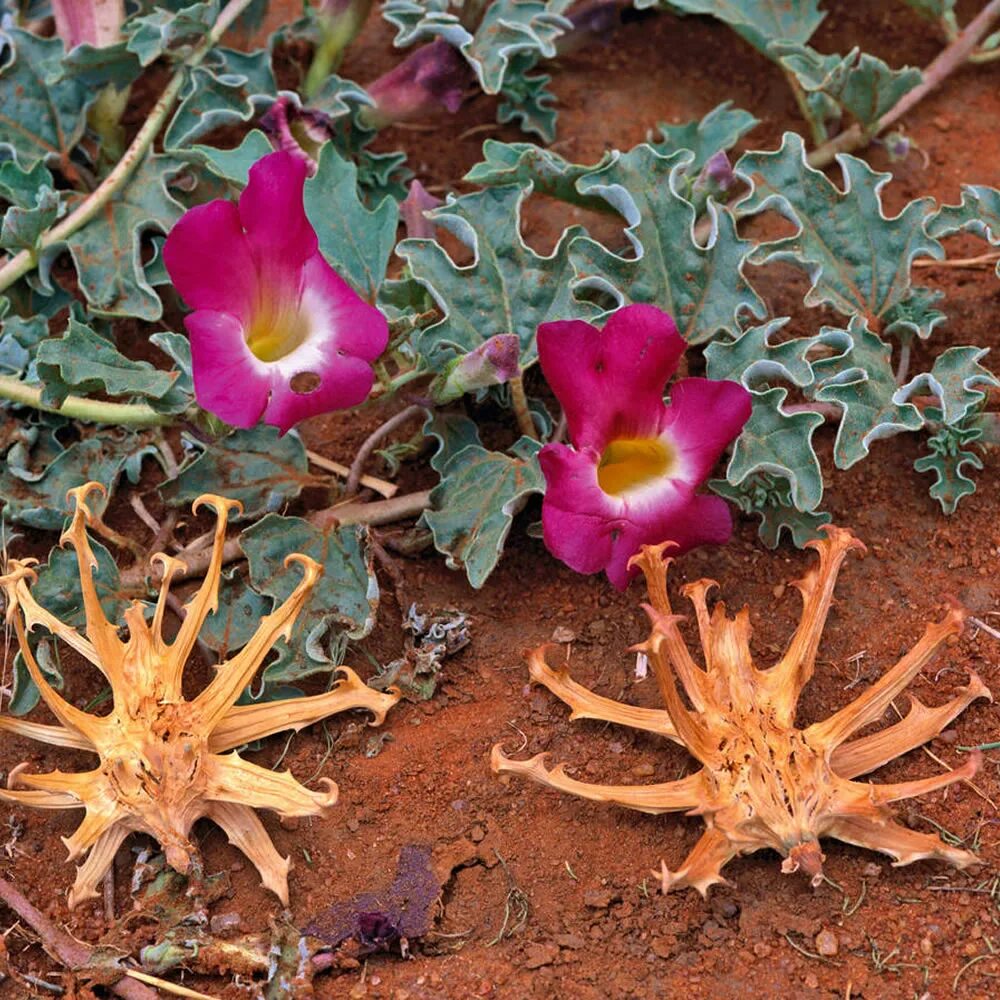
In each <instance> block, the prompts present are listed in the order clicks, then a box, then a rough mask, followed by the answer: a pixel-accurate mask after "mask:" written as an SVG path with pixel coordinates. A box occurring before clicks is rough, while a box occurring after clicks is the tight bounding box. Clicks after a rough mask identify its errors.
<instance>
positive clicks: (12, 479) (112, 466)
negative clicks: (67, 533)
mask: <svg viewBox="0 0 1000 1000" xmlns="http://www.w3.org/2000/svg"><path fill="white" fill-rule="evenodd" d="M139 448H141V443H140V441H139V439H138V438H137V436H136V435H134V434H129V435H126V436H124V437H122V438H115V437H111V436H110V435H105V436H103V437H101V438H84V439H83V440H82V441H76V442H74V443H73V444H71V445H70V446H69V447H68V448H66V449H65V450H64V451H62V452H60V453H59V454H58V455H57V456H56V458H55V459H54V460H53V461H52V462H51V463H49V464H48V465H47V466H46V467H45V469H43V470H42V471H41V472H40V473H32V472H28V471H26V470H24V469H20V468H16V467H14V466H13V465H12V464H11V463H10V462H9V461H7V462H5V463H3V465H2V466H0V498H2V501H3V516H4V517H5V518H6V519H7V520H8V521H13V522H15V523H16V524H26V525H28V526H29V527H32V528H40V529H41V530H43V531H58V530H59V529H60V528H61V527H62V524H63V518H64V516H65V511H66V493H67V491H68V490H70V489H71V488H72V487H74V486H82V485H83V484H84V483H86V482H90V481H91V480H94V481H96V482H99V483H101V484H103V485H104V487H105V488H106V489H107V491H108V495H109V496H110V494H111V492H112V489H113V487H114V485H115V483H116V482H117V481H118V477H119V475H120V474H121V473H122V471H123V469H124V467H125V464H126V462H127V461H128V459H129V457H130V456H131V455H132V454H133V453H134V452H135V451H136V450H138V449H139ZM107 503H108V501H107V498H104V497H99V496H94V497H93V499H92V500H91V501H90V504H91V507H92V509H93V510H94V512H95V513H97V514H103V513H104V510H105V508H106V506H107Z"/></svg>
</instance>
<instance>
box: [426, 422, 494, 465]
mask: <svg viewBox="0 0 1000 1000" xmlns="http://www.w3.org/2000/svg"><path fill="white" fill-rule="evenodd" d="M423 431H424V436H425V437H433V438H435V439H436V440H437V450H436V451H435V452H434V454H433V455H432V456H431V468H432V469H433V470H434V471H435V472H438V473H440V472H442V471H443V470H444V468H445V466H446V465H447V464H448V463H449V462H450V461H451V460H452V459H453V458H454V457H455V456H456V455H457V454H458V453H459V452H460V451H461V450H462V449H463V448H467V447H468V446H469V445H476V446H478V447H480V448H481V447H482V441H481V440H480V438H479V428H478V427H477V426H476V423H475V421H474V420H470V419H469V418H468V417H466V416H463V415H462V414H461V413H454V412H449V411H448V410H437V409H435V410H432V411H431V413H430V415H429V416H428V417H427V420H426V421H425V422H424V426H423Z"/></svg>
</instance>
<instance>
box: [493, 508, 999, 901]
mask: <svg viewBox="0 0 1000 1000" xmlns="http://www.w3.org/2000/svg"><path fill="white" fill-rule="evenodd" d="M669 545H670V543H667V545H659V546H647V547H645V548H644V549H643V550H642V553H641V554H640V555H638V556H636V557H635V562H636V563H637V564H638V565H639V567H640V568H641V569H642V571H643V573H644V574H645V577H646V583H647V586H648V589H649V603H648V604H646V605H644V608H645V610H646V612H647V614H648V616H649V620H650V623H651V625H652V632H651V634H650V636H649V638H648V639H647V640H646V642H644V643H642V644H641V645H639V646H637V647H635V648H636V649H637V650H639V651H641V652H643V653H645V654H646V656H647V657H648V658H649V663H650V665H651V666H652V668H653V670H654V672H655V675H656V680H657V683H658V686H659V689H660V692H661V694H662V697H663V700H664V702H665V704H666V711H663V710H658V709H648V708H636V707H634V706H631V705H623V704H621V703H619V702H616V701H612V700H611V699H609V698H603V697H601V696H600V695H596V694H594V693H593V692H592V691H588V690H587V689H586V688H584V687H582V686H581V685H579V684H577V683H576V682H575V681H573V680H572V679H571V678H570V677H569V675H568V673H567V672H566V671H557V670H553V669H552V668H551V667H550V666H549V665H548V664H547V663H546V661H545V651H546V648H547V647H544V646H543V647H540V648H539V649H536V650H534V651H533V652H532V653H531V654H530V657H529V667H530V672H531V677H532V680H533V681H535V682H536V683H538V684H542V685H544V686H545V687H547V688H548V689H549V690H550V691H551V692H552V693H553V694H555V695H556V696H557V697H559V698H560V699H562V701H564V702H565V703H566V704H567V705H569V706H570V708H572V710H573V712H572V715H571V716H570V718H573V719H580V718H584V719H600V720H602V721H607V722H617V723H620V724H622V725H625V726H630V727H632V728H633V729H642V730H646V731H647V732H652V733H657V734H659V735H660V736H665V737H666V738H667V739H670V740H673V741H674V742H675V743H680V744H681V745H682V746H684V747H686V748H687V750H688V751H689V752H690V753H691V755H692V756H693V757H695V758H696V759H697V760H698V762H699V763H700V764H701V769H700V770H698V771H697V772H695V773H694V774H691V775H689V776H688V777H686V778H683V779H681V780H680V781H670V782H666V783H664V784H659V785H646V786H621V785H594V784H588V783H586V782H581V781H576V780H575V779H573V778H571V777H569V775H567V774H566V771H565V766H564V765H563V764H559V765H557V766H556V767H554V768H552V769H551V770H549V769H547V768H546V766H545V755H544V754H539V755H538V756H536V757H533V758H532V759H531V760H527V761H517V760H511V759H509V758H507V757H505V756H504V754H503V751H502V750H501V748H500V746H499V745H497V746H495V747H494V748H493V755H492V765H493V770H494V771H498V772H499V771H507V772H511V773H513V774H521V775H524V776H525V777H528V778H532V779H534V780H535V781H537V782H540V783H541V784H544V785H548V786H550V787H552V788H556V789H559V790H560V791H564V792H571V793H572V794H574V795H579V796H582V797H583V798H588V799H594V800H596V801H598V802H612V803H615V804H617V805H622V806H627V807H629V808H631V809H637V810H639V811H641V812H647V813H664V812H676V811H681V810H683V811H685V812H688V813H691V814H694V815H699V816H701V817H702V818H703V819H704V821H705V824H706V826H707V827H708V829H707V830H706V831H705V833H704V834H703V836H702V837H701V839H700V840H699V841H698V843H697V844H696V845H695V847H694V849H693V850H692V851H691V854H690V855H689V856H688V858H687V860H686V861H685V862H684V864H683V865H682V866H681V867H680V869H679V870H677V871H675V872H671V871H669V870H668V869H667V866H666V864H664V863H663V862H661V871H659V872H656V873H654V874H656V876H657V877H658V878H659V879H660V880H661V886H662V889H663V891H664V892H668V891H670V890H671V889H676V888H681V887H684V886H693V887H694V888H696V889H697V890H698V891H699V892H700V893H702V895H704V894H705V893H706V892H707V890H708V888H709V887H710V886H712V885H714V884H715V883H726V880H725V879H724V878H723V877H722V875H721V874H720V873H721V869H722V868H723V866H724V865H725V864H726V863H727V862H728V861H729V860H730V859H731V858H733V857H735V856H737V855H741V854H751V853H753V852H754V851H758V850H760V849H761V848H764V847H770V848H772V849H773V850H775V851H777V852H778V853H779V854H780V855H781V856H782V857H783V858H784V859H785V860H784V862H783V863H782V866H781V870H782V871H783V872H786V873H787V872H794V871H799V870H801V871H803V872H805V874H807V875H809V876H810V877H811V878H812V880H813V882H814V884H815V883H817V882H818V881H819V880H820V878H821V877H822V870H823V860H824V858H823V854H822V851H821V850H820V845H819V841H820V838H821V837H834V838H836V839H838V840H843V841H846V842H848V843H851V844H857V845H859V846H861V847H869V848H872V849H873V850H876V851H882V852H884V853H886V854H889V855H892V856H893V857H894V858H895V859H896V862H895V863H896V864H897V865H906V864H910V863H911V862H913V861H918V860H920V859H922V858H940V859H942V860H945V861H948V862H950V863H951V864H953V865H956V866H957V867H959V868H964V867H965V866H967V865H971V864H975V863H976V862H977V858H976V856H975V855H974V854H971V853H969V852H968V851H963V850H960V849H959V848H956V847H951V846H949V845H947V844H945V843H944V842H943V841H942V840H940V838H938V837H937V836H934V835H929V834H925V833H917V832H915V831H913V830H908V829H907V828H905V827H903V826H900V825H899V824H897V823H895V822H894V821H893V819H892V813H891V810H890V809H889V808H888V804H889V803H890V802H896V801H898V800H900V799H908V798H912V797H914V796H917V795H921V794H923V793H925V792H930V791H933V790H935V789H938V788H943V787H945V786H946V785H950V784H951V783H952V782H955V781H961V780H964V779H968V778H970V777H971V776H972V775H973V774H975V772H976V769H977V767H978V765H979V755H978V754H973V755H971V756H970V758H969V760H968V761H967V763H966V764H964V765H963V766H962V767H960V768H957V769H956V770H954V771H949V772H947V773H945V774H941V775H937V776H935V777H932V778H924V779H922V780H918V781H908V782H902V783H900V784H893V785H876V784H871V783H869V782H865V781H855V780H854V779H855V778H857V777H859V776H860V775H863V774H867V773H868V772H869V771H873V770H875V769H876V768H878V767H881V766H882V765H883V764H885V763H887V762H888V761H890V760H892V759H893V758H895V757H898V756H899V755H900V754H903V753H906V752H907V751H908V750H912V749H913V748H914V747H918V746H920V745H921V744H922V743H924V742H926V741H927V740H929V739H931V738H932V737H933V736H936V735H937V734H938V733H939V732H941V730H942V729H943V728H944V727H945V726H947V725H948V724H949V723H950V722H951V721H952V720H953V719H954V718H955V717H956V716H957V715H958V714H959V713H960V712H962V711H963V710H964V709H965V708H966V707H967V706H968V705H969V704H970V703H971V702H972V701H974V700H975V699H977V698H989V699H990V700H992V696H991V695H990V692H989V690H988V689H987V688H986V686H985V685H984V684H983V682H982V681H981V680H980V679H979V677H977V676H976V675H975V674H974V673H973V674H971V675H970V678H969V683H968V685H967V686H966V687H965V688H963V689H962V690H961V691H960V692H959V693H958V695H957V696H956V697H955V698H953V699H952V700H951V701H949V702H947V703H946V704H944V705H941V706H939V707H938V708H928V707H926V706H925V705H922V704H921V703H920V702H919V701H917V700H916V699H915V698H912V697H911V699H910V702H911V707H910V711H909V713H908V714H907V715H906V717H905V718H904V719H902V720H901V721H900V722H897V723H896V724H895V725H892V726H889V727H887V728H886V729H882V730H880V731H878V732H875V733H872V734H871V735H869V736H863V737H860V738H858V739H854V740H851V739H850V737H851V736H852V735H853V734H854V733H855V732H857V731H858V730H860V729H862V728H863V727H864V726H867V725H868V724H870V723H872V722H876V721H878V720H879V719H880V718H882V715H883V713H884V712H885V710H886V709H887V708H888V706H889V704H890V702H891V701H892V699H893V698H895V697H896V695H897V694H899V693H900V692H901V691H902V690H903V689H904V688H905V687H906V686H907V685H908V684H909V683H910V681H912V680H913V678H914V677H915V676H916V675H917V674H918V673H919V672H920V670H921V668H922V667H923V666H924V665H925V664H926V663H927V662H928V661H929V660H930V659H931V657H932V656H933V655H934V653H935V652H936V651H937V649H938V648H939V647H940V646H941V645H942V644H943V643H944V642H945V641H946V640H947V639H948V638H949V637H950V636H953V635H958V634H959V633H960V632H961V630H962V624H963V621H964V619H965V612H964V611H963V610H962V609H961V608H959V607H958V606H953V607H952V608H951V609H950V610H949V612H948V614H947V615H946V616H945V618H944V620H943V621H941V622H939V623H937V624H933V625H928V626H927V628H926V630H925V632H924V635H923V637H922V638H921V639H920V641H919V642H918V643H917V644H916V645H915V646H914V647H913V649H911V650H910V652H909V653H907V654H906V655H905V656H904V657H903V658H902V659H901V660H900V661H899V662H898V663H897V664H896V665H895V666H894V667H893V668H892V669H891V670H889V671H888V672H887V673H885V674H884V675H883V676H882V677H881V678H880V679H879V680H878V681H876V682H875V683H874V684H873V685H872V686H871V687H870V688H869V689H868V690H867V691H865V692H864V693H863V694H862V695H861V696H860V697H858V698H857V699H855V700H854V701H853V702H851V704H849V705H847V706H846V707H845V708H843V709H841V710H840V711H839V712H837V713H836V714H834V715H832V716H831V717H830V718H828V719H826V720H825V721H823V722H818V723H816V724H815V725H812V726H809V727H808V728H806V729H797V728H796V726H795V711H796V705H797V703H798V700H799V696H800V695H801V693H802V689H803V688H804V687H805V685H806V684H807V683H808V682H809V679H810V678H811V677H812V674H813V668H814V665H815V661H816V651H817V649H818V647H819V642H820V637H821V635H822V632H823V627H824V625H825V623H826V617H827V614H828V612H829V609H830V603H831V601H832V599H833V589H834V584H835V583H836V579H837V574H838V572H839V571H840V566H841V563H843V561H844V558H845V556H846V555H847V553H848V552H849V551H851V550H852V549H856V550H860V551H862V552H863V551H864V546H863V545H862V544H861V542H860V541H858V539H857V538H855V537H854V535H852V534H851V532H850V531H847V530H846V529H843V528H837V527H834V526H832V525H830V526H827V528H826V536H825V537H824V538H823V539H821V540H819V541H815V542H811V543H810V547H811V548H814V549H816V550H817V551H818V552H819V566H817V567H815V568H813V569H811V570H810V571H809V572H808V573H807V574H806V576H805V578H804V579H802V580H799V581H797V582H796V584H795V586H796V587H797V588H798V589H799V590H800V591H801V593H802V599H803V609H802V619H801V622H800V624H799V627H798V630H797V631H796V633H795V635H794V636H793V638H792V641H791V642H790V643H789V646H788V649H787V651H786V652H785V655H784V656H783V657H782V659H781V660H780V661H779V662H778V663H777V664H775V665H774V666H773V667H771V668H770V669H767V670H759V669H758V668H757V667H755V666H754V664H753V662H752V660H751V656H750V644H749V643H750V631H751V630H750V616H749V611H748V609H747V608H744V609H743V610H742V611H740V612H739V614H737V615H736V617H735V618H730V617H729V616H728V615H727V614H726V609H725V605H724V604H722V603H721V602H720V603H718V604H717V605H716V606H715V608H714V610H713V611H712V613H711V614H710V613H709V611H708V606H707V604H706V600H705V597H706V594H707V593H708V591H709V590H711V589H712V588H713V587H715V586H717V584H716V583H715V581H713V580H699V581H698V582H696V583H692V584H690V585H689V586H687V587H685V588H684V591H683V592H684V594H685V596H686V597H688V598H689V599H690V601H691V602H692V604H693V605H694V608H695V614H696V616H697V621H698V630H699V634H700V637H701V645H702V647H703V650H704V657H705V667H704V669H702V668H701V667H699V666H698V665H697V664H696V663H695V661H694V660H693V659H692V657H691V654H690V653H689V651H688V648H687V646H686V644H685V642H684V639H683V638H682V636H681V633H680V631H679V629H678V626H677V623H678V622H679V621H680V620H681V618H682V616H680V615H675V614H674V613H673V610H672V609H671V606H670V600H669V598H668V596H667V586H666V577H667V568H668V566H669V565H670V562H671V560H670V559H664V557H663V552H664V550H665V549H666V548H667V547H669ZM677 680H679V681H680V683H681V685H682V687H683V689H684V692H685V693H686V695H687V698H688V701H689V702H690V705H691V708H689V707H687V705H685V703H684V701H683V700H682V699H681V696H680V693H679V692H678V690H677V685H676V681H677Z"/></svg>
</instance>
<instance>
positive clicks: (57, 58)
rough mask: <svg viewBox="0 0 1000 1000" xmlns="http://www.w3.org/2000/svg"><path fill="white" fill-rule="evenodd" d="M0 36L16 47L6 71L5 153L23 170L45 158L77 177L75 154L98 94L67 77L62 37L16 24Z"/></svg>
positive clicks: (1, 116)
mask: <svg viewBox="0 0 1000 1000" xmlns="http://www.w3.org/2000/svg"><path fill="white" fill-rule="evenodd" d="M0 40H6V41H9V43H10V45H11V47H12V50H13V55H12V57H10V59H9V61H8V62H7V65H6V66H4V67H3V68H2V69H0V151H5V152H7V153H9V154H10V155H11V156H13V157H14V159H15V160H16V162H17V163H18V164H19V165H20V166H21V168H22V169H23V170H31V169H32V168H33V167H35V165H36V164H38V163H42V162H44V163H48V164H49V165H51V166H57V167H59V168H60V169H61V170H62V171H63V173H65V174H66V175H67V176H69V177H71V178H72V177H74V176H75V173H76V171H75V168H74V167H73V165H72V163H71V162H70V153H71V152H72V151H73V149H74V147H75V146H76V144H77V143H78V142H79V141H80V139H81V138H82V137H83V131H84V128H85V127H86V123H87V109H88V108H89V106H90V104H91V103H92V102H93V101H94V99H95V98H96V97H97V93H96V92H95V91H93V90H92V89H90V88H88V87H85V86H84V85H83V84H82V83H80V82H79V81H77V80H72V79H66V78H65V77H63V75H62V57H63V43H62V41H61V40H60V39H58V38H38V37H37V36H36V35H32V34H30V33H29V32H27V31H22V30H21V29H20V28H10V29H7V30H6V31H4V32H2V33H0ZM0 54H2V52H0Z"/></svg>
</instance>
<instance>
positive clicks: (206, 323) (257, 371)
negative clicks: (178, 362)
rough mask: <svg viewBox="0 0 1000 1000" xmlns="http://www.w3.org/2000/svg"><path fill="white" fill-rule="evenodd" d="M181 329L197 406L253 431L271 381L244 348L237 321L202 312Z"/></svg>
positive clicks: (193, 316) (261, 366)
mask: <svg viewBox="0 0 1000 1000" xmlns="http://www.w3.org/2000/svg"><path fill="white" fill-rule="evenodd" d="M184 325H185V326H186V327H187V329H188V333H189V334H190V337H191V368H192V371H193V373H194V392H195V397H196V398H197V400H198V405H199V406H201V407H203V408H204V409H206V410H208V411H209V412H210V413H214V414H215V415H216V416H217V417H219V419H221V420H224V421H225V422H226V423H227V424H232V425H233V426H234V427H253V425H254V424H255V423H257V421H258V420H259V419H260V415H261V414H262V413H263V412H264V407H265V406H266V405H267V399H268V393H269V392H270V383H271V378H270V375H269V374H268V371H267V367H266V366H265V365H264V364H263V363H262V362H260V361H258V360H257V359H256V358H255V357H254V356H253V354H251V352H250V348H248V347H247V344H246V340H245V338H244V332H243V326H242V324H241V323H240V321H239V320H238V319H236V318H235V317H234V316H230V315H229V314H228V313H222V312H212V311H210V310H207V309H202V310H199V311H198V312H195V313H192V314H191V315H190V316H188V317H187V318H186V319H185V320H184Z"/></svg>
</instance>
